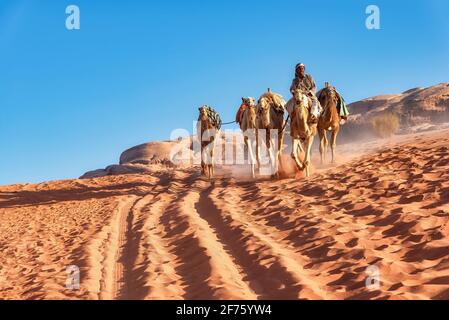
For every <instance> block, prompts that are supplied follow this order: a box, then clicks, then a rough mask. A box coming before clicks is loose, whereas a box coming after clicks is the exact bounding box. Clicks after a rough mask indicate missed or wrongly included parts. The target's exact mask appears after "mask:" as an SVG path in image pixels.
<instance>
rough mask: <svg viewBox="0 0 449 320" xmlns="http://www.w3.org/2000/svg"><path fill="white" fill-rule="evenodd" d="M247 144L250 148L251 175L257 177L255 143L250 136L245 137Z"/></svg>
mask: <svg viewBox="0 0 449 320" xmlns="http://www.w3.org/2000/svg"><path fill="white" fill-rule="evenodd" d="M245 138H246V139H245V145H246V147H247V149H248V160H249V164H250V166H251V177H252V178H253V179H254V178H256V173H255V166H256V165H255V163H254V153H253V143H252V141H251V140H249V138H248V137H245Z"/></svg>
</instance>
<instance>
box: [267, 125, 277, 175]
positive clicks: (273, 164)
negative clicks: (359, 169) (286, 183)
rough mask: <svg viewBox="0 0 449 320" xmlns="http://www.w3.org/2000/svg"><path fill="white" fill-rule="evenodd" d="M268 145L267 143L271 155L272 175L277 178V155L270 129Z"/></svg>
mask: <svg viewBox="0 0 449 320" xmlns="http://www.w3.org/2000/svg"><path fill="white" fill-rule="evenodd" d="M266 145H267V150H268V156H269V157H270V168H271V173H272V177H276V178H277V174H278V172H277V165H276V157H275V155H274V150H273V145H274V143H271V135H270V131H269V130H267V136H266Z"/></svg>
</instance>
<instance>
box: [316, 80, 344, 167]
mask: <svg viewBox="0 0 449 320" xmlns="http://www.w3.org/2000/svg"><path fill="white" fill-rule="evenodd" d="M318 100H319V101H320V103H321V106H322V107H323V110H324V111H323V113H322V115H321V116H320V118H319V119H318V134H319V136H320V154H321V164H323V163H324V162H325V160H326V153H327V146H328V139H327V131H330V132H331V138H330V145H331V149H332V163H335V152H336V148H337V136H338V133H339V132H340V121H341V118H340V114H339V113H338V110H337V104H338V95H337V92H336V90H335V88H334V87H332V86H331V85H330V84H329V83H328V82H326V86H325V87H324V88H323V89H322V90H321V91H320V92H319V93H318Z"/></svg>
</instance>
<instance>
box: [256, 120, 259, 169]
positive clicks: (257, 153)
mask: <svg viewBox="0 0 449 320" xmlns="http://www.w3.org/2000/svg"><path fill="white" fill-rule="evenodd" d="M256 161H257V170H259V171H260V154H259V130H257V129H256Z"/></svg>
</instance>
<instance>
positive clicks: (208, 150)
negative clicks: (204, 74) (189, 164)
mask: <svg viewBox="0 0 449 320" xmlns="http://www.w3.org/2000/svg"><path fill="white" fill-rule="evenodd" d="M198 110H199V112H200V115H199V118H198V123H197V137H198V140H199V141H200V144H201V173H202V174H203V175H205V176H206V177H207V178H209V179H210V178H212V177H213V176H214V165H215V160H214V153H215V143H216V141H217V137H218V136H219V135H220V130H219V129H217V128H216V126H215V124H214V123H213V122H212V120H211V118H210V115H209V112H210V111H209V108H208V107H207V106H203V107H200V108H199V109H198Z"/></svg>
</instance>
